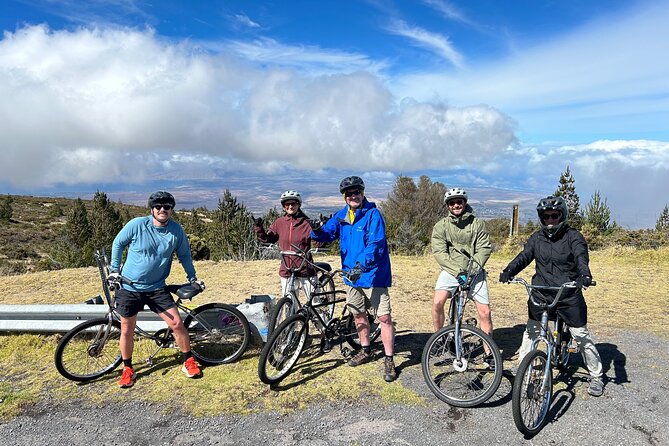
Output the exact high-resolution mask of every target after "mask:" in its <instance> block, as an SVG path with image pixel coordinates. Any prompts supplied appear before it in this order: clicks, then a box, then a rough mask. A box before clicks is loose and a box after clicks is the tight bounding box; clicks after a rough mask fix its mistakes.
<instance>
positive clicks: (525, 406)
mask: <svg viewBox="0 0 669 446" xmlns="http://www.w3.org/2000/svg"><path fill="white" fill-rule="evenodd" d="M547 361H548V358H547V357H546V352H543V351H541V350H533V351H531V352H530V353H529V354H528V355H527V356H526V357H525V358H523V360H522V361H521V363H520V365H519V366H518V374H517V375H516V378H515V379H514V381H513V390H512V391H511V407H512V409H513V422H514V423H515V424H516V428H517V429H518V431H520V433H522V434H523V435H525V436H526V437H533V436H534V435H536V434H537V433H538V432H539V431H540V430H541V429H542V428H543V426H544V424H545V423H546V418H547V415H548V409H549V408H550V404H551V398H552V395H553V373H552V370H551V369H550V368H549V373H548V374H547V375H546V367H545V366H546V362H547ZM544 380H546V386H545V387H543V386H542V383H543V382H544ZM542 387H543V388H542Z"/></svg>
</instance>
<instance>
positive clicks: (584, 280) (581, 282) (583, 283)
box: [576, 276, 592, 288]
mask: <svg viewBox="0 0 669 446" xmlns="http://www.w3.org/2000/svg"><path fill="white" fill-rule="evenodd" d="M576 284H577V285H578V286H579V287H581V288H587V287H589V286H590V285H592V277H590V276H581V277H579V278H578V279H576Z"/></svg>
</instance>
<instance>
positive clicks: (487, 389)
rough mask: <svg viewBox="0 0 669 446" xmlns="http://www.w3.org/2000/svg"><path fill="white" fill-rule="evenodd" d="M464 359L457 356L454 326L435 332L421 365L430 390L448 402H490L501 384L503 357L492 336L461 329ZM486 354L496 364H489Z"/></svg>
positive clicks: (465, 404)
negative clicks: (490, 354)
mask: <svg viewBox="0 0 669 446" xmlns="http://www.w3.org/2000/svg"><path fill="white" fill-rule="evenodd" d="M460 337H461V339H460V351H461V359H460V360H459V361H458V359H457V357H456V354H455V351H456V349H455V343H456V338H455V325H449V326H447V327H444V328H442V329H441V330H439V331H438V332H436V333H434V334H433V335H432V336H431V337H430V339H428V341H427V344H425V347H424V348H423V355H422V358H421V366H422V370H423V378H424V379H425V382H426V383H427V387H428V388H429V389H430V391H431V392H432V393H434V395H435V396H436V397H437V398H439V399H440V400H442V401H443V402H445V403H448V404H450V405H451V406H456V407H474V406H476V405H478V404H481V403H484V402H485V401H487V400H488V398H490V397H491V396H492V395H493V394H494V393H495V392H496V391H497V389H498V388H499V384H500V382H501V381H502V355H500V353H499V349H498V348H497V344H495V341H493V340H492V338H491V337H490V336H488V335H487V334H486V333H484V332H483V331H481V330H480V329H479V328H477V327H473V326H469V325H466V326H462V327H460ZM486 351H488V352H491V353H492V355H493V359H494V363H493V365H492V366H491V365H489V364H488V362H487V361H486Z"/></svg>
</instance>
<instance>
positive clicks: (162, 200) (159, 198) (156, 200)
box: [149, 190, 176, 208]
mask: <svg viewBox="0 0 669 446" xmlns="http://www.w3.org/2000/svg"><path fill="white" fill-rule="evenodd" d="M157 204H169V205H171V206H172V207H174V206H175V205H176V202H175V201H174V196H173V195H172V194H171V193H169V192H166V191H164V190H159V191H158V192H154V193H152V194H151V196H150V197H149V207H150V208H152V207H153V206H155V205H157Z"/></svg>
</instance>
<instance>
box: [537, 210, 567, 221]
mask: <svg viewBox="0 0 669 446" xmlns="http://www.w3.org/2000/svg"><path fill="white" fill-rule="evenodd" d="M560 215H562V214H560V213H559V212H546V213H545V214H542V215H541V219H542V220H557V219H558V218H560Z"/></svg>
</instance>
